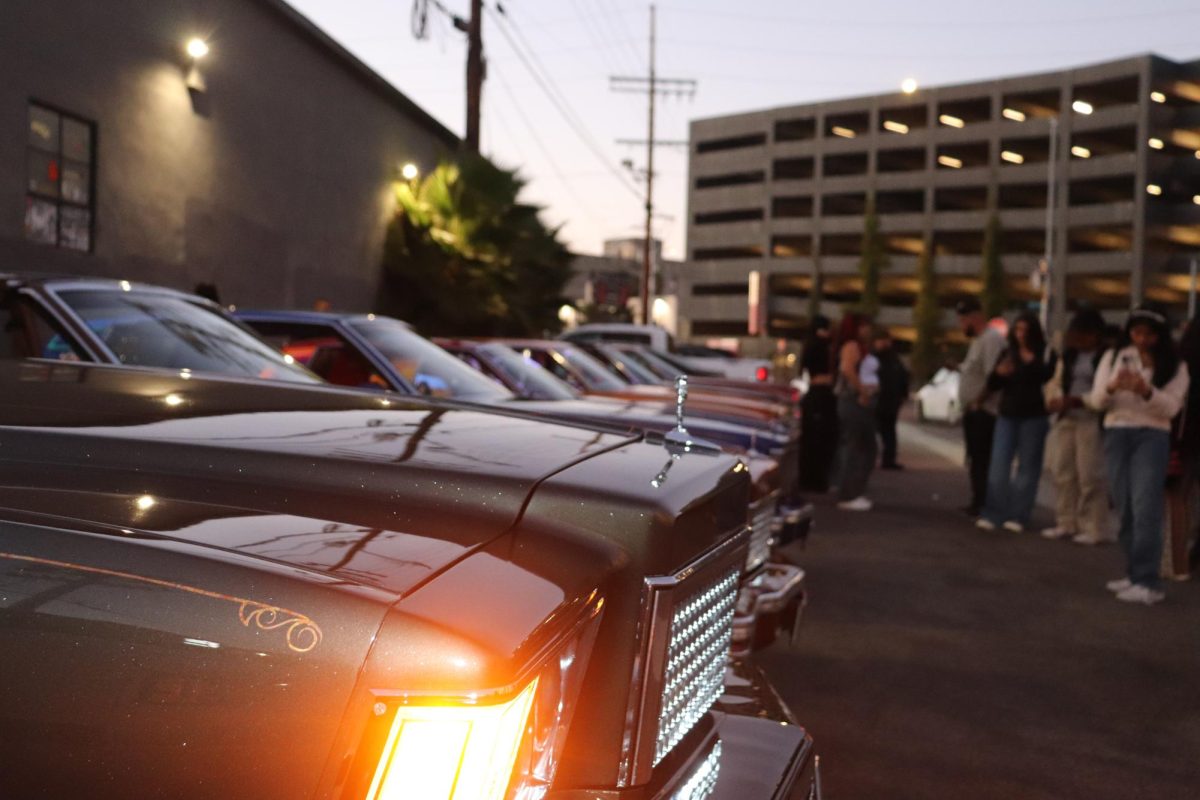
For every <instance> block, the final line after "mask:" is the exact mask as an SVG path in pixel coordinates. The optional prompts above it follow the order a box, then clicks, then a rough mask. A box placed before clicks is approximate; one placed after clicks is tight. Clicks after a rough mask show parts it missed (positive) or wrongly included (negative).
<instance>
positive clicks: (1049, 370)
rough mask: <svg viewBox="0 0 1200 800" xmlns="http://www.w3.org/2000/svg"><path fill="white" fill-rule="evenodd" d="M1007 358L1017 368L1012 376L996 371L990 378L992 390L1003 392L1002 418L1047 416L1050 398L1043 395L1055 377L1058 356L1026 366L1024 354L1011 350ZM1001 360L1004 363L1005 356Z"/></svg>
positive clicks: (1032, 362)
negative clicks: (1022, 356) (1047, 401)
mask: <svg viewBox="0 0 1200 800" xmlns="http://www.w3.org/2000/svg"><path fill="white" fill-rule="evenodd" d="M1005 356H1007V357H1009V358H1010V359H1012V362H1013V364H1015V365H1016V368H1015V369H1014V370H1013V372H1012V374H1011V375H1007V376H1004V375H998V374H997V373H995V372H992V374H991V376H990V377H989V378H988V388H989V389H993V390H996V389H998V390H999V391H1000V416H1002V417H1026V418H1027V417H1044V416H1046V398H1045V397H1044V396H1043V395H1042V387H1043V386H1045V385H1046V382H1047V381H1049V380H1050V379H1051V378H1052V377H1054V367H1055V365H1056V364H1057V362H1058V356H1057V355H1055V354H1054V353H1049V354H1048V355H1047V356H1043V357H1042V358H1035V359H1034V360H1033V361H1030V362H1029V363H1025V362H1024V361H1022V360H1021V356H1020V354H1019V353H1017V352H1015V351H1014V350H1012V349H1011V348H1010V349H1009V350H1006V351H1005ZM1000 360H1001V361H1003V360H1004V356H1001V358H1000Z"/></svg>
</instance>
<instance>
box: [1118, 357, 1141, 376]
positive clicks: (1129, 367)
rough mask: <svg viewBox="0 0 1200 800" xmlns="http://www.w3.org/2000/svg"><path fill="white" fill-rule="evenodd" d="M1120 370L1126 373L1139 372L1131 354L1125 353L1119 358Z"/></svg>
mask: <svg viewBox="0 0 1200 800" xmlns="http://www.w3.org/2000/svg"><path fill="white" fill-rule="evenodd" d="M1121 369H1123V370H1126V371H1128V372H1139V370H1138V368H1137V363H1136V362H1135V360H1134V357H1133V354H1132V353H1125V354H1124V355H1123V356H1121Z"/></svg>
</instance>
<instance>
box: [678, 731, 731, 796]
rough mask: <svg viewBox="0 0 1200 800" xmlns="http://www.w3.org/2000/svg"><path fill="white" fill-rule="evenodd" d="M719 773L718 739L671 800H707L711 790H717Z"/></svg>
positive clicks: (719, 751)
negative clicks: (706, 756)
mask: <svg viewBox="0 0 1200 800" xmlns="http://www.w3.org/2000/svg"><path fill="white" fill-rule="evenodd" d="M720 771H721V742H720V740H719V739H718V740H717V743H716V745H714V746H713V749H712V752H711V753H709V754H708V758H706V759H704V760H703V761H701V762H700V766H698V767H696V771H695V772H693V773H692V774H691V775H690V776H689V777H688V779H687V783H685V784H684V785H683V786H680V787H679V790H678V791H677V792H675V794H673V795H671V800H708V798H709V797H710V796H711V795H712V793H713V789H716V788H717V775H718V774H719V773H720Z"/></svg>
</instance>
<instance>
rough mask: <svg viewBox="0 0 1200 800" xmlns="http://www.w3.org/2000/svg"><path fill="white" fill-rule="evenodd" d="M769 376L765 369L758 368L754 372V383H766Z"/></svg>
mask: <svg viewBox="0 0 1200 800" xmlns="http://www.w3.org/2000/svg"><path fill="white" fill-rule="evenodd" d="M770 376H771V373H770V371H769V370H768V369H767V368H766V367H759V368H758V369H756V370H754V379H755V380H756V381H766V379H767V378H769V377H770Z"/></svg>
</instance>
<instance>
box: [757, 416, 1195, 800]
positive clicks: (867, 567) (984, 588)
mask: <svg viewBox="0 0 1200 800" xmlns="http://www.w3.org/2000/svg"><path fill="white" fill-rule="evenodd" d="M908 433H909V435H908V436H906V435H905V431H903V430H902V431H901V461H902V462H904V463H905V464H906V465H907V466H908V469H907V470H906V471H904V472H877V473H876V474H875V475H874V477H873V479H872V487H871V492H870V494H871V495H872V497H873V498H874V499H875V501H876V507H875V510H873V511H870V512H866V513H862V512H858V513H855V512H843V511H838V510H837V509H836V508H835V507H834V504H833V502H832V500H831V499H829V498H814V500H815V502H816V505H817V517H816V519H817V527H816V529H815V530H814V531H813V534H812V537H811V539H810V541H809V544H808V546H807V548H806V549H805V550H803V551H800V552H797V553H796V554H795V555H796V557H797V560H798V561H799V562H800V563H801V564H802V565H803V566H804V567H805V568H806V570H807V573H808V587H809V592H810V603H809V606H808V608H807V610H806V611H805V617H804V620H803V622H802V623H801V626H800V630H799V636H798V638H797V640H796V641H795V642H794V643H793V644H791V645H788V644H787V643H784V642H777V643H776V644H775V645H774V646H772V647H771V648H770V649H768V650H766V651H765V652H763V653H761V654H760V655H759V659H760V663H761V664H762V665H763V666H764V667H765V668H766V670H767V672H768V673H769V674H770V676H771V677H772V679H773V681H774V682H775V684H776V687H777V688H778V689H779V691H780V694H782V695H783V697H784V698H785V699H786V700H787V701H788V703H789V704H790V705H791V707H792V708H793V709H794V710H795V711H796V714H797V716H798V717H799V718H800V721H801V723H802V724H804V725H805V726H806V727H807V728H808V729H809V731H810V732H811V733H812V735H813V737H814V738H815V740H816V742H817V748H818V751H819V752H820V753H821V771H822V776H823V779H824V788H825V793H826V797H827V798H830V799H831V800H848V799H849V798H888V799H889V800H890V799H892V798H896V799H897V800H899V799H901V798H955V800H964V799H968V798H969V799H971V800H975V799H976V798H979V799H990V798H996V799H997V800H999V799H1000V798H1004V800H1038V799H1040V798H1088V800H1103V799H1105V798H1114V799H1116V798H1120V800H1128V799H1129V798H1153V799H1154V800H1174V799H1175V798H1179V799H1180V800H1183V799H1184V798H1188V799H1189V800H1195V799H1196V798H1200V581H1196V580H1193V581H1192V582H1188V583H1170V584H1169V585H1168V586H1167V600H1166V602H1164V603H1162V604H1160V605H1157V606H1154V607H1146V606H1141V605H1129V604H1125V603H1120V602H1118V601H1116V600H1114V599H1113V598H1112V596H1111V595H1110V594H1109V593H1108V592H1107V591H1106V590H1105V588H1104V582H1105V581H1107V580H1110V579H1112V578H1116V577H1120V576H1121V573H1122V564H1121V558H1120V556H1119V554H1118V552H1117V550H1116V548H1115V546H1105V547H1098V548H1087V547H1082V546H1080V545H1075V544H1072V543H1070V542H1061V541H1060V542H1051V541H1046V540H1044V539H1042V538H1041V537H1040V536H1038V535H1037V534H1036V533H1025V534H1021V535H1018V534H1013V533H1008V532H992V533H985V532H982V531H979V530H977V529H975V528H974V527H973V526H972V525H971V524H970V522H969V520H967V518H966V517H965V516H964V515H963V514H962V512H961V511H959V510H958V509H959V507H960V506H962V505H964V503H965V500H966V476H965V473H964V472H963V468H962V466H961V450H960V449H959V448H957V447H956V446H954V445H955V434H954V432H953V431H952V430H949V429H945V428H929V427H926V426H922V427H921V428H919V429H913V428H908ZM923 434H924V435H923ZM938 442H942V443H943V445H946V443H948V445H946V446H943V445H939V444H938ZM1038 513H1039V515H1041V517H1040V518H1039V519H1038V522H1039V525H1038V528H1039V529H1040V527H1041V524H1042V523H1044V524H1049V523H1050V522H1051V518H1050V516H1049V512H1048V510H1047V509H1045V508H1040V509H1039V512H1038Z"/></svg>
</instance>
